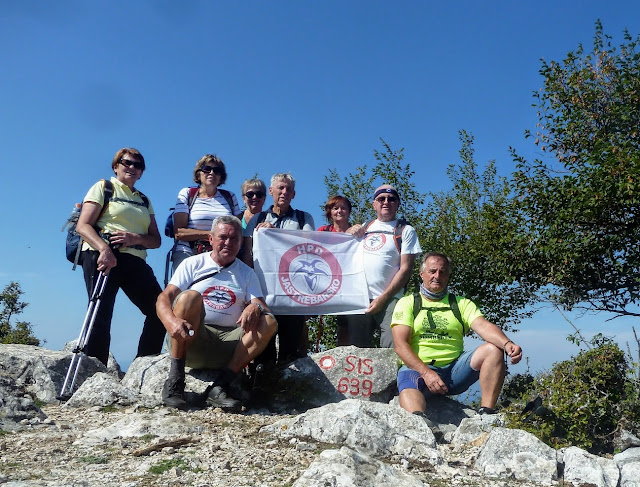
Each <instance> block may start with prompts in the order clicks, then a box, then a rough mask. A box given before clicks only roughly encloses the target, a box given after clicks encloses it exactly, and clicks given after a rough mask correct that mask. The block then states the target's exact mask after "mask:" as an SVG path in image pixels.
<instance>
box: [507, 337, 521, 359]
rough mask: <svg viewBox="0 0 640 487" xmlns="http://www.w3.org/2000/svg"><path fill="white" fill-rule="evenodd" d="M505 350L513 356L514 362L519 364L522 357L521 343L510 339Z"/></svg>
mask: <svg viewBox="0 0 640 487" xmlns="http://www.w3.org/2000/svg"><path fill="white" fill-rule="evenodd" d="M504 351H505V352H506V353H507V355H508V356H509V357H510V358H511V363H512V364H517V363H518V362H520V360H521V359H522V348H521V347H520V345H517V344H515V343H513V342H512V341H508V342H507V344H506V345H505V346H504Z"/></svg>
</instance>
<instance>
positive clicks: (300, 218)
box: [295, 210, 305, 230]
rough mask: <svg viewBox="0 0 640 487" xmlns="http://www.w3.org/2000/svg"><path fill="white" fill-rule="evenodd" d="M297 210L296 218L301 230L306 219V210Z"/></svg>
mask: <svg viewBox="0 0 640 487" xmlns="http://www.w3.org/2000/svg"><path fill="white" fill-rule="evenodd" d="M295 212H296V220H298V227H300V230H302V227H304V220H305V216H304V211H302V210H295Z"/></svg>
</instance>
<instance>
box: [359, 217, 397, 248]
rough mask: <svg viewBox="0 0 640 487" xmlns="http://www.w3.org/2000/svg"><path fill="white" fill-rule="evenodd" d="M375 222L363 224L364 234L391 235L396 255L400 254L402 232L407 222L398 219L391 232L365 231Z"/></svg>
mask: <svg viewBox="0 0 640 487" xmlns="http://www.w3.org/2000/svg"><path fill="white" fill-rule="evenodd" d="M375 221H376V220H371V221H368V222H367V223H365V224H364V234H365V235H367V234H369V233H386V234H389V235H393V242H394V243H395V244H396V248H397V249H398V253H402V231H403V230H404V227H406V226H407V225H408V223H407V220H405V219H404V218H398V221H397V222H396V226H395V228H394V229H393V232H389V231H381V230H376V231H375V232H368V231H367V230H368V229H369V227H370V226H371V225H372V224H373V222H375Z"/></svg>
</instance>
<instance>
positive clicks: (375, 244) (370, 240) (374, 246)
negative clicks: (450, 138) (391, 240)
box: [364, 233, 387, 252]
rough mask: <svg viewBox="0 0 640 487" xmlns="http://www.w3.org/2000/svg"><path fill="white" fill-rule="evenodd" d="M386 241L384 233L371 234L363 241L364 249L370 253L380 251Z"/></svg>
mask: <svg viewBox="0 0 640 487" xmlns="http://www.w3.org/2000/svg"><path fill="white" fill-rule="evenodd" d="M386 241H387V237H385V235H384V233H372V234H369V235H367V236H366V237H365V239H364V249H365V250H368V251H370V252H374V251H376V250H379V249H381V248H382V247H383V246H384V244H385V243H386Z"/></svg>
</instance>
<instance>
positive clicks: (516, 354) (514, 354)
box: [471, 316, 522, 364]
mask: <svg viewBox="0 0 640 487" xmlns="http://www.w3.org/2000/svg"><path fill="white" fill-rule="evenodd" d="M471 329H472V330H473V331H475V332H476V333H477V334H478V335H480V338H482V339H483V340H484V341H485V342H488V343H492V344H493V345H495V346H496V347H498V348H499V349H501V350H504V351H505V352H507V355H508V356H509V357H511V363H512V364H517V363H518V362H520V360H521V359H522V348H521V347H520V345H517V344H515V343H514V342H512V341H511V340H510V339H509V337H507V335H505V334H504V332H503V331H502V330H501V329H500V327H498V326H497V325H494V324H493V323H491V322H490V321H489V320H487V319H486V318H484V317H482V316H479V317H477V318H476V319H475V320H473V323H471Z"/></svg>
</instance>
